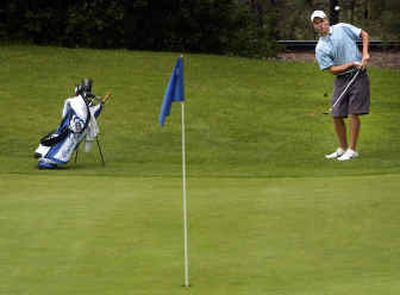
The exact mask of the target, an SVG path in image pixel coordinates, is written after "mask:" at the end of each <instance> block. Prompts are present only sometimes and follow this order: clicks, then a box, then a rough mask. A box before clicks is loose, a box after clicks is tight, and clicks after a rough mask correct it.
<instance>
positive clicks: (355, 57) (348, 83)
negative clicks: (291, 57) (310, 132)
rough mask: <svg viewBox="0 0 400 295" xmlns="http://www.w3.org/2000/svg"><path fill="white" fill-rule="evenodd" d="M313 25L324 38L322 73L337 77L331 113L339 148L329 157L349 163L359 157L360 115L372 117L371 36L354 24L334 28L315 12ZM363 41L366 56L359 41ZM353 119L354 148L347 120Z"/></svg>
mask: <svg viewBox="0 0 400 295" xmlns="http://www.w3.org/2000/svg"><path fill="white" fill-rule="evenodd" d="M311 22H312V24H313V27H314V29H315V31H316V32H318V33H319V35H320V38H319V40H318V44H317V46H316V48H315V57H316V59H317V62H318V64H319V67H320V69H321V70H328V71H329V72H330V73H332V74H333V75H335V76H336V79H335V81H334V86H333V95H332V107H331V109H330V111H331V115H332V118H333V124H334V127H335V131H336V136H337V139H338V142H339V147H338V148H337V149H336V151H335V152H333V153H331V154H327V155H325V157H326V158H327V159H337V160H339V161H347V160H351V159H355V158H357V157H358V152H357V140H358V137H359V133H360V118H359V116H360V115H365V114H368V113H369V104H370V88H369V78H368V74H367V71H366V67H367V64H368V61H369V58H370V56H369V52H368V33H367V32H365V31H364V30H362V29H360V28H357V27H355V26H353V25H350V24H345V23H339V24H336V25H333V26H330V24H329V20H328V18H327V16H326V14H325V13H324V12H323V11H321V10H315V11H314V12H313V13H312V14H311ZM360 38H361V40H362V54H361V53H360V51H359V50H358V48H357V43H356V42H357V40H359V39H360ZM347 117H349V118H350V144H348V142H347V132H346V124H345V121H344V119H345V118H347Z"/></svg>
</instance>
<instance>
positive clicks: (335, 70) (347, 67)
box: [328, 62, 356, 75]
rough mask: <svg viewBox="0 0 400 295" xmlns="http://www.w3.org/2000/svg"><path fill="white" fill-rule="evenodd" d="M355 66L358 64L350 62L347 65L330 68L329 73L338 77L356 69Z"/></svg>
mask: <svg viewBox="0 0 400 295" xmlns="http://www.w3.org/2000/svg"><path fill="white" fill-rule="evenodd" d="M355 66H356V64H355V63H354V62H350V63H347V64H342V65H337V66H331V67H330V68H328V71H329V72H331V73H332V74H334V75H338V74H340V73H343V72H346V71H347V70H350V69H352V68H354V67H355Z"/></svg>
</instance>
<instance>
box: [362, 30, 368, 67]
mask: <svg viewBox="0 0 400 295" xmlns="http://www.w3.org/2000/svg"><path fill="white" fill-rule="evenodd" d="M360 37H361V40H362V55H363V58H362V62H363V63H364V61H365V62H368V61H369V36H368V33H367V32H366V31H364V30H361V34H360Z"/></svg>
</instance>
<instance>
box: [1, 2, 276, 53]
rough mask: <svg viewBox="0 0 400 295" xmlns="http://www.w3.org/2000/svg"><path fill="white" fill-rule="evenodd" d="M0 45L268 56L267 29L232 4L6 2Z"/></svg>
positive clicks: (266, 23) (248, 10)
mask: <svg viewBox="0 0 400 295" xmlns="http://www.w3.org/2000/svg"><path fill="white" fill-rule="evenodd" d="M1 14H2V18H3V19H4V23H3V25H2V33H1V35H0V37H1V39H3V40H6V41H11V42H13V41H19V42H20V41H24V42H32V43H35V44H51V45H61V46H67V47H92V48H129V49H143V50H172V51H191V52H209V53H218V54H236V55H243V56H258V57H260V56H269V55H271V54H273V52H274V46H275V43H274V42H273V41H272V40H273V37H272V29H271V28H272V27H273V26H272V24H270V19H269V18H268V17H265V16H264V15H260V14H259V13H258V12H257V11H255V10H253V9H252V7H251V6H250V5H248V4H246V2H245V1H237V0H218V1H217V0H79V1H78V0H59V1H48V0H8V1H7V2H6V4H5V7H4V9H2V12H1Z"/></svg>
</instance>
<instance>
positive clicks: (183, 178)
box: [181, 102, 189, 288]
mask: <svg viewBox="0 0 400 295" xmlns="http://www.w3.org/2000/svg"><path fill="white" fill-rule="evenodd" d="M181 107H182V108H181V109H182V182H183V183H182V188H183V231H184V252H185V287H186V288H189V263H188V260H189V259H188V220H187V219H188V218H187V206H186V148H185V104H184V102H181Z"/></svg>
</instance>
